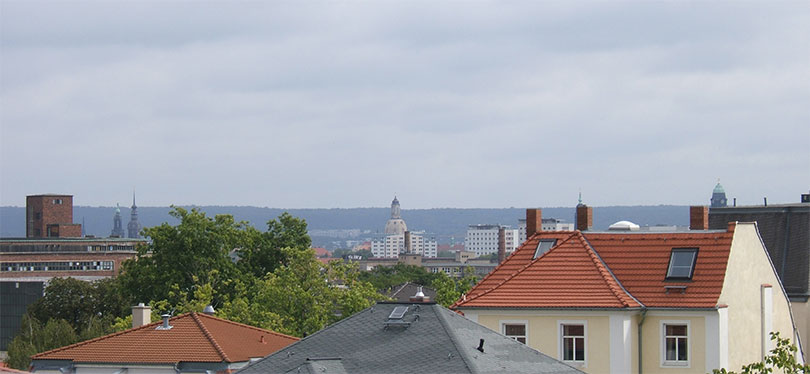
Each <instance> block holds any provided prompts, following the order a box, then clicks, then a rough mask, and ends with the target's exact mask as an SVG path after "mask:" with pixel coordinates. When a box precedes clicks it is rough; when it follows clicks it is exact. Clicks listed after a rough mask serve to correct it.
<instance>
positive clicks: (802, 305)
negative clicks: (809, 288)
mask: <svg viewBox="0 0 810 374" xmlns="http://www.w3.org/2000/svg"><path fill="white" fill-rule="evenodd" d="M790 308H791V309H792V310H793V322H794V323H795V324H796V329H798V330H799V336H800V338H801V340H802V345H803V346H804V361H805V362H807V344H808V342H810V331H808V327H810V302H808V301H805V302H800V301H794V302H792V303H790Z"/></svg>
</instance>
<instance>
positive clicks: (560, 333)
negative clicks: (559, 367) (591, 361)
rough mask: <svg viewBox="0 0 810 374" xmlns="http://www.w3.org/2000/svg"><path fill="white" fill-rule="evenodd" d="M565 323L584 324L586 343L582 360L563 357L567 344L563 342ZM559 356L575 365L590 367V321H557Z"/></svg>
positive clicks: (584, 342)
mask: <svg viewBox="0 0 810 374" xmlns="http://www.w3.org/2000/svg"><path fill="white" fill-rule="evenodd" d="M563 325H582V327H583V331H582V334H583V344H584V347H583V348H584V353H585V354H584V357H583V360H582V361H577V360H565V359H564V358H563V350H564V349H565V344H563ZM557 357H558V358H559V360H560V361H562V362H565V363H566V364H568V365H571V366H574V367H583V368H585V367H588V321H586V320H559V321H557Z"/></svg>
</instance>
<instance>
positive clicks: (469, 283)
mask: <svg viewBox="0 0 810 374" xmlns="http://www.w3.org/2000/svg"><path fill="white" fill-rule="evenodd" d="M438 274H440V276H439V277H438V278H437V279H435V280H434V281H433V283H432V284H431V287H432V288H433V289H434V290H436V302H437V303H439V304H441V305H442V306H444V307H449V306H450V305H453V303H455V302H456V300H458V299H459V298H461V295H462V294H465V293H467V292H469V291H470V289H471V288H472V287H473V286H474V285H475V284H476V283H478V276H477V275H475V270H474V269H473V268H472V267H471V266H467V267H465V268H464V273H463V276H462V277H461V278H450V277H449V276H447V275H446V274H445V273H444V272H441V273H438Z"/></svg>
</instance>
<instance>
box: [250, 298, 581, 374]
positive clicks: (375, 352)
mask: <svg viewBox="0 0 810 374" xmlns="http://www.w3.org/2000/svg"><path fill="white" fill-rule="evenodd" d="M398 306H405V307H408V311H407V312H406V313H405V315H404V317H403V318H402V321H403V322H404V323H402V324H401V325H396V324H393V325H388V326H386V322H387V321H388V320H389V319H388V317H389V315H390V314H391V312H392V311H393V310H394V308H395V307H398ZM406 324H409V325H406ZM480 339H484V346H483V352H480V351H478V350H477V349H476V348H477V347H478V345H479V342H480ZM299 372H300V373H316V372H317V373H320V374H329V373H582V372H581V371H579V370H577V369H575V368H573V367H571V366H568V365H566V364H564V363H562V362H560V361H558V360H555V359H553V358H551V357H549V356H546V355H544V354H542V353H540V352H538V351H536V350H534V349H531V348H529V347H528V346H526V345H524V344H522V343H519V342H517V341H515V340H512V339H510V338H507V337H505V336H503V335H501V334H498V333H496V332H494V331H492V330H489V329H488V328H486V327H484V326H481V325H479V324H477V323H475V322H472V321H470V320H468V319H466V318H464V317H463V316H460V315H458V314H456V313H454V312H452V311H450V310H448V309H446V308H444V307H442V306H439V305H436V304H435V303H422V304H412V303H394V302H391V303H379V304H377V305H375V306H373V307H371V308H368V309H365V310H363V311H361V312H359V313H357V314H355V315H353V316H351V317H349V318H346V319H344V320H342V321H340V322H337V323H335V324H333V325H331V326H329V327H326V328H325V329H323V330H321V331H319V332H317V333H315V334H312V335H310V336H308V337H306V338H304V339H302V340H300V341H298V342H296V343H294V344H292V345H290V346H287V347H286V348H284V349H282V350H280V351H277V352H275V353H273V354H271V355H269V356H267V357H265V358H264V359H262V360H260V361H257V362H255V363H253V364H251V365H250V366H248V367H246V368H244V369H242V370H240V371H239V372H238V373H239V374H254V373H299Z"/></svg>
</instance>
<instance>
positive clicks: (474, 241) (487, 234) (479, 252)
mask: <svg viewBox="0 0 810 374" xmlns="http://www.w3.org/2000/svg"><path fill="white" fill-rule="evenodd" d="M501 227H503V228H504V234H505V237H506V253H512V251H514V250H515V248H517V247H518V246H520V243H522V242H520V233H519V230H518V229H513V228H510V227H509V226H501V225H469V226H468V228H467V236H466V237H465V238H464V250H465V251H469V252H475V254H476V256H484V255H488V254H492V253H498V231H499V230H500V229H501ZM524 227H525V225H524ZM524 230H525V229H524Z"/></svg>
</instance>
